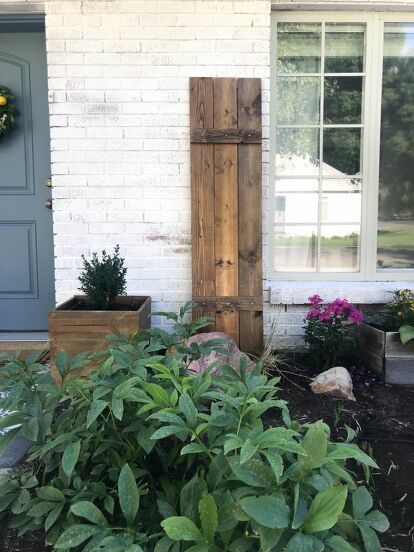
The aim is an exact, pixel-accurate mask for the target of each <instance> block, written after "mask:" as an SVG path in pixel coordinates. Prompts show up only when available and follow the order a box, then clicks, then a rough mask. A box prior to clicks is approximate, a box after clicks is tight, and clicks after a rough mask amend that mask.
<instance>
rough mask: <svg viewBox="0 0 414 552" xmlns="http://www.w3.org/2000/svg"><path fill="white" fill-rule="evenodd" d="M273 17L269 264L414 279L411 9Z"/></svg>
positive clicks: (316, 274)
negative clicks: (408, 11) (397, 12)
mask: <svg viewBox="0 0 414 552" xmlns="http://www.w3.org/2000/svg"><path fill="white" fill-rule="evenodd" d="M274 17H275V19H274V25H273V41H272V52H273V55H272V94H271V96H272V110H271V129H272V130H271V142H270V152H271V177H272V186H273V188H272V196H273V198H274V200H273V202H272V203H271V206H272V212H271V217H270V218H271V248H272V254H271V262H272V269H273V270H272V272H273V275H275V276H277V277H278V278H282V279H300V278H303V279H308V278H317V279H321V280H323V279H325V280H327V279H350V280H352V279H353V280H361V279H366V280H381V279H386V280H388V279H408V278H413V279H414V19H413V22H412V23H411V22H409V20H408V21H407V15H406V14H405V15H401V16H399V15H398V16H396V15H392V16H390V14H385V13H384V14H365V15H362V16H361V15H360V14H359V15H358V14H355V13H353V14H351V13H347V14H343V15H342V16H341V14H338V13H332V14H328V13H326V14H322V15H321V14H320V13H315V12H314V13H312V14H310V13H309V14H306V13H297V14H293V15H292V14H283V15H282V14H275V16H274Z"/></svg>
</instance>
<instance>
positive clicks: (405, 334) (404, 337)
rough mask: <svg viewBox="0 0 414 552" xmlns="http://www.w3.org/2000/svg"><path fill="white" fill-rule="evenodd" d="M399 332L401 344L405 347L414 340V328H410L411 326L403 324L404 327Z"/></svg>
mask: <svg viewBox="0 0 414 552" xmlns="http://www.w3.org/2000/svg"><path fill="white" fill-rule="evenodd" d="M399 332H400V338H401V343H402V344H403V345H405V344H406V343H408V342H409V341H411V340H412V339H414V326H410V325H409V324H403V325H402V326H400V329H399Z"/></svg>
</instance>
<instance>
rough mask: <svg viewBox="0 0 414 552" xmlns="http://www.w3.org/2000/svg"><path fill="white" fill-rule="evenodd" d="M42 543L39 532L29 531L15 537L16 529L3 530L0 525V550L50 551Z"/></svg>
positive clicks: (3, 551)
mask: <svg viewBox="0 0 414 552" xmlns="http://www.w3.org/2000/svg"><path fill="white" fill-rule="evenodd" d="M0 523H1V522H0ZM51 550H52V549H51V548H49V547H46V546H45V544H44V537H43V536H42V535H41V534H39V533H30V534H27V535H24V536H23V537H17V531H15V530H13V529H9V530H7V529H6V530H5V534H4V530H3V528H2V527H1V525H0V552H51Z"/></svg>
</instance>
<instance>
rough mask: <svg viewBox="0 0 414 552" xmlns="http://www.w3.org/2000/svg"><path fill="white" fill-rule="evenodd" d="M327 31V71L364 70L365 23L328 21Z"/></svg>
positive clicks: (356, 71) (355, 71) (353, 71)
mask: <svg viewBox="0 0 414 552" xmlns="http://www.w3.org/2000/svg"><path fill="white" fill-rule="evenodd" d="M325 32H326V34H325V73H361V72H363V70H364V45H365V25H361V24H355V23H352V24H343V23H327V24H326V27H325Z"/></svg>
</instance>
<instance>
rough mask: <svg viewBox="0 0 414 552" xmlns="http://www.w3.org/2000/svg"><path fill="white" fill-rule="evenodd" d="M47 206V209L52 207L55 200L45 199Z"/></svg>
mask: <svg viewBox="0 0 414 552" xmlns="http://www.w3.org/2000/svg"><path fill="white" fill-rule="evenodd" d="M45 207H46V209H51V208H52V207H53V202H52V200H51V199H47V200H46V201H45Z"/></svg>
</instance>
